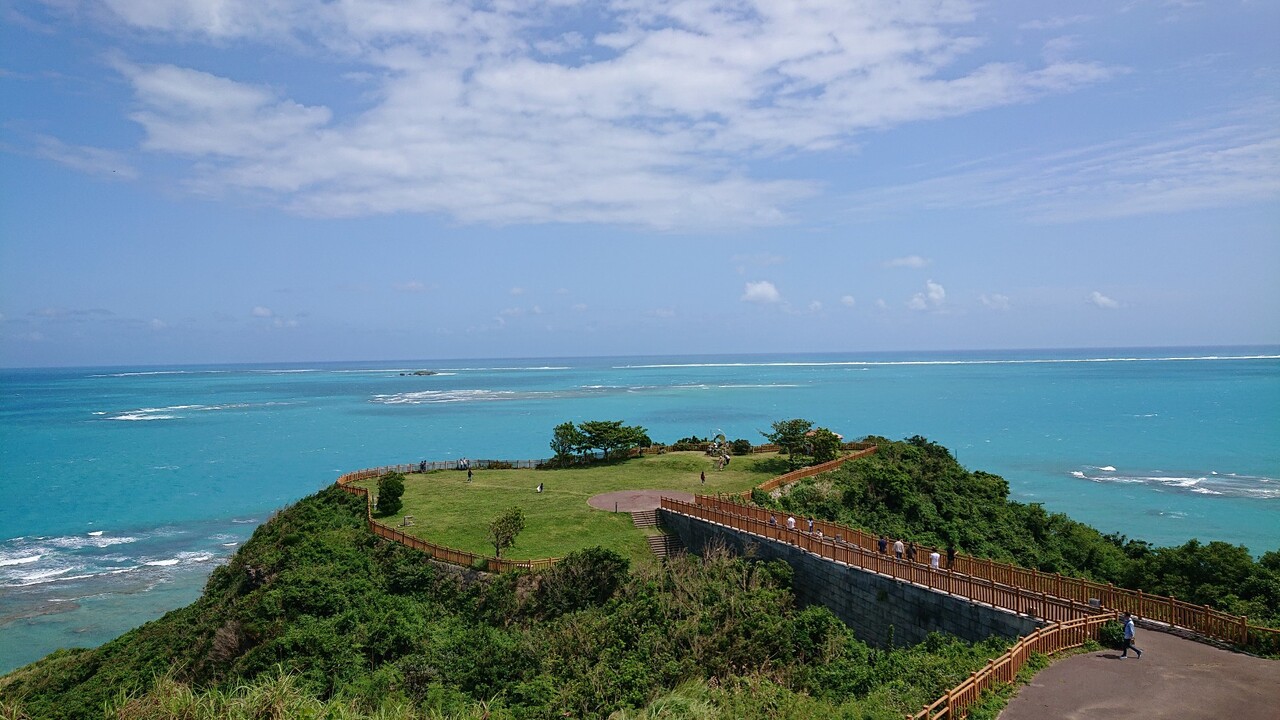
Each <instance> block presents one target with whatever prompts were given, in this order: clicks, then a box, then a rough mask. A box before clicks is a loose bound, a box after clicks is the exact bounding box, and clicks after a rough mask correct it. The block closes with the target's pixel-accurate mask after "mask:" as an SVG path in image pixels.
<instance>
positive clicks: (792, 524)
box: [787, 515, 796, 530]
mask: <svg viewBox="0 0 1280 720" xmlns="http://www.w3.org/2000/svg"><path fill="white" fill-rule="evenodd" d="M787 529H788V530H795V529H796V519H795V518H794V517H792V516H790V515H788V516H787Z"/></svg>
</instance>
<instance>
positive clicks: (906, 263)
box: [884, 255, 929, 268]
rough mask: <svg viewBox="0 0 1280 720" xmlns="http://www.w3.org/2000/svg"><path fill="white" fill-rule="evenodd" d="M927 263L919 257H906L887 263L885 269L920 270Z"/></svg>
mask: <svg viewBox="0 0 1280 720" xmlns="http://www.w3.org/2000/svg"><path fill="white" fill-rule="evenodd" d="M928 264H929V261H928V259H926V258H922V257H920V256H919V255H907V256H906V257H900V258H894V259H892V260H889V261H887V262H886V263H885V264H884V266H885V267H905V268H922V267H924V266H925V265H928Z"/></svg>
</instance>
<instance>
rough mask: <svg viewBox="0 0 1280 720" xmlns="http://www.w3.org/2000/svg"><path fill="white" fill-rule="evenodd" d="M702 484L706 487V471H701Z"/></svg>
mask: <svg viewBox="0 0 1280 720" xmlns="http://www.w3.org/2000/svg"><path fill="white" fill-rule="evenodd" d="M702 484H703V485H706V484H707V471H706V470H703V471H702Z"/></svg>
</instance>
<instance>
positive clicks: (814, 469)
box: [742, 443, 876, 498]
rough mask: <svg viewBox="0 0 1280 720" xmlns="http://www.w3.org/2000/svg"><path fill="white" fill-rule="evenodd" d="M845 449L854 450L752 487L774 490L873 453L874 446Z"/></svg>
mask: <svg viewBox="0 0 1280 720" xmlns="http://www.w3.org/2000/svg"><path fill="white" fill-rule="evenodd" d="M846 449H849V450H853V451H854V452H852V453H850V454H848V455H844V456H841V457H838V458H836V459H835V460H831V461H829V462H824V463H822V464H820V465H811V466H809V467H805V468H800V469H799V470H792V471H791V472H789V473H785V474H783V475H779V476H777V477H775V478H771V479H769V480H766V481H764V482H762V483H760V484H759V485H757V486H756V487H755V488H754V489H755V490H763V491H764V492H769V491H771V490H776V489H778V488H780V487H782V486H783V485H790V484H791V483H793V482H797V481H799V480H803V479H805V478H807V477H813V476H814V475H821V474H822V473H824V472H828V471H830V470H835V469H836V468H838V467H840V466H841V465H843V464H845V463H847V462H849V461H851V460H857V459H858V458H864V457H866V456H868V455H870V454H872V453H874V452H875V451H876V446H875V445H872V444H870V443H849V444H848V445H847V446H846ZM751 492H752V491H751V490H747V491H746V492H744V493H742V497H746V498H749V497H751Z"/></svg>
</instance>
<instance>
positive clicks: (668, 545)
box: [645, 535, 684, 558]
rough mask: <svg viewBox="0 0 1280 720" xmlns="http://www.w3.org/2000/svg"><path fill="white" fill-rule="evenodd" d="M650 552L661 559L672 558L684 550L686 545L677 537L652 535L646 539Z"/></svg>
mask: <svg viewBox="0 0 1280 720" xmlns="http://www.w3.org/2000/svg"><path fill="white" fill-rule="evenodd" d="M645 541H646V542H648V543H649V551H650V552H652V553H653V554H654V555H657V556H658V557H660V558H665V557H670V556H672V555H675V554H676V553H678V552H681V551H683V550H684V543H682V542H680V538H678V537H676V536H675V535H650V536H649V537H647V538H645Z"/></svg>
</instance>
